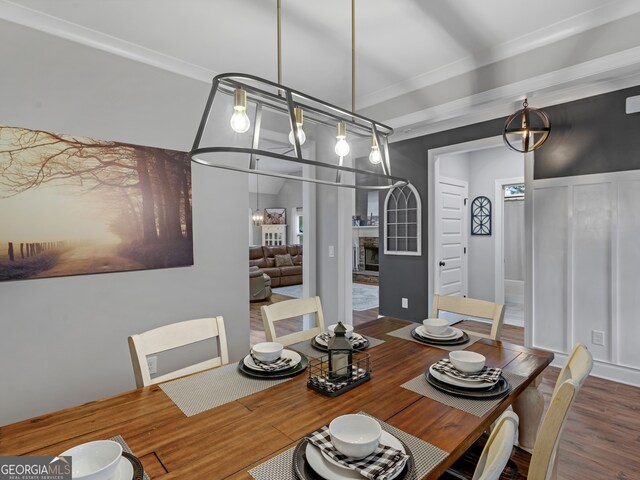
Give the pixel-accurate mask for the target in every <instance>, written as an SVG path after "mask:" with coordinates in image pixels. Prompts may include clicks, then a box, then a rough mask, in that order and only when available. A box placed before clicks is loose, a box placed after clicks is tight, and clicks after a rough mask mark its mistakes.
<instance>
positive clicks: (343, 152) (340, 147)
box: [336, 137, 351, 157]
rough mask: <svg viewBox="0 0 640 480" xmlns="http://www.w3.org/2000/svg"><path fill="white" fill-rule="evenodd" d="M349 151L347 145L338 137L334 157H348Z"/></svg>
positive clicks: (343, 139)
mask: <svg viewBox="0 0 640 480" xmlns="http://www.w3.org/2000/svg"><path fill="white" fill-rule="evenodd" d="M350 150H351V149H350V148H349V144H348V143H347V141H346V140H345V138H344V137H342V138H340V137H338V141H337V142H336V155H338V156H339V157H346V156H347V155H349V151H350Z"/></svg>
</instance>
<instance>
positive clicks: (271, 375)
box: [238, 355, 309, 380]
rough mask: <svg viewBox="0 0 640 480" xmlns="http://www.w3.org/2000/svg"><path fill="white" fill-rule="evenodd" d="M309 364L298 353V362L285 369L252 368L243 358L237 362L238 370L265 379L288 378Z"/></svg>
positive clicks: (299, 372) (302, 370)
mask: <svg viewBox="0 0 640 480" xmlns="http://www.w3.org/2000/svg"><path fill="white" fill-rule="evenodd" d="M308 366H309V361H308V360H307V357H305V356H304V355H300V362H299V363H298V364H297V365H296V366H295V367H292V368H287V369H286V370H276V371H275V372H266V371H264V370H254V369H252V368H249V367H248V366H247V365H245V363H244V359H243V360H240V361H239V362H238V370H240V372H241V373H243V374H245V375H246V376H248V377H253V378H262V379H265V380H273V379H275V378H289V377H295V376H296V375H299V374H301V373H302V372H304V371H305V370H306V369H307V367H308Z"/></svg>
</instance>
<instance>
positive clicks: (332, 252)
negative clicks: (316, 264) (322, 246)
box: [329, 245, 336, 258]
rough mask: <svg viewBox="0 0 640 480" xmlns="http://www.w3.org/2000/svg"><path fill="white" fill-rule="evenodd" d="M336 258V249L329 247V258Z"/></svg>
mask: <svg viewBox="0 0 640 480" xmlns="http://www.w3.org/2000/svg"><path fill="white" fill-rule="evenodd" d="M335 256H336V249H335V248H334V247H333V245H329V257H331V258H333V257H335Z"/></svg>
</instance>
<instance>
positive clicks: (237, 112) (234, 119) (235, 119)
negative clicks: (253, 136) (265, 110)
mask: <svg viewBox="0 0 640 480" xmlns="http://www.w3.org/2000/svg"><path fill="white" fill-rule="evenodd" d="M229 123H230V124H231V128H232V129H233V131H234V132H237V133H244V132H246V131H247V130H249V126H250V125H251V121H250V120H249V116H248V115H247V109H246V108H242V107H234V108H233V115H231V121H230V122H229Z"/></svg>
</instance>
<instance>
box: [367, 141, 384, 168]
mask: <svg viewBox="0 0 640 480" xmlns="http://www.w3.org/2000/svg"><path fill="white" fill-rule="evenodd" d="M369 161H370V162H371V163H373V164H374V165H378V164H379V163H380V162H382V155H381V154H380V149H379V148H378V146H377V145H373V146H372V147H371V153H370V154H369Z"/></svg>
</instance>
